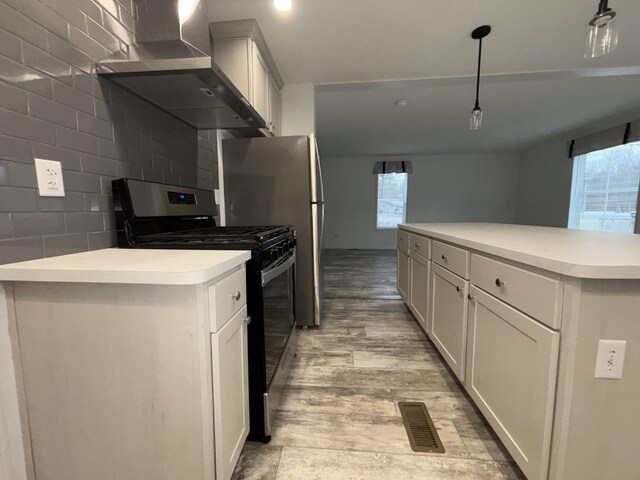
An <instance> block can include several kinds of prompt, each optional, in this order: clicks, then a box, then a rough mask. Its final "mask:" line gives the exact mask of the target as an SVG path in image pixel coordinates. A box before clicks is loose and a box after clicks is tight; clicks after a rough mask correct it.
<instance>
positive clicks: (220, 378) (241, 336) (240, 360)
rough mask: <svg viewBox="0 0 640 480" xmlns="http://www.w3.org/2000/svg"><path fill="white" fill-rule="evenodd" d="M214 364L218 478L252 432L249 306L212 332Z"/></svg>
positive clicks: (227, 473)
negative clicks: (248, 356) (249, 373)
mask: <svg viewBox="0 0 640 480" xmlns="http://www.w3.org/2000/svg"><path fill="white" fill-rule="evenodd" d="M243 273H244V272H243ZM211 368H212V375H213V408H214V429H215V452H216V480H229V479H230V478H231V475H232V474H233V470H234V468H235V466H236V463H237V462H238V457H239V456H240V452H241V451H242V447H243V445H244V442H245V440H246V438H247V435H248V434H249V376H248V368H249V367H248V360H247V307H243V309H242V310H241V311H239V312H238V313H237V314H236V315H235V316H234V317H233V318H232V319H231V320H230V321H229V322H227V323H226V324H225V326H224V327H222V329H221V330H220V331H219V332H217V333H212V334H211Z"/></svg>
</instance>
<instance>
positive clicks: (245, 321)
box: [244, 317, 251, 325]
mask: <svg viewBox="0 0 640 480" xmlns="http://www.w3.org/2000/svg"><path fill="white" fill-rule="evenodd" d="M244 323H246V324H247V325H249V324H250V323H251V317H247V318H245V319H244Z"/></svg>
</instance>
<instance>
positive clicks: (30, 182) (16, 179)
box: [0, 161, 37, 188]
mask: <svg viewBox="0 0 640 480" xmlns="http://www.w3.org/2000/svg"><path fill="white" fill-rule="evenodd" d="M2 185H5V186H9V187H27V188H37V182H36V169H35V167H34V166H33V165H30V164H27V163H19V162H5V161H0V186H2Z"/></svg>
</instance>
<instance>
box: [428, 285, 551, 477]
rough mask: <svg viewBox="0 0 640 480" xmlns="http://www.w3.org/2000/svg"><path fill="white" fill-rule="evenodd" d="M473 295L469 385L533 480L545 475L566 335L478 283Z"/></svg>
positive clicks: (495, 428)
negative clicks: (562, 339)
mask: <svg viewBox="0 0 640 480" xmlns="http://www.w3.org/2000/svg"><path fill="white" fill-rule="evenodd" d="M470 298H471V301H470V302H469V304H470V306H469V333H468V348H467V355H468V356H467V366H466V371H467V374H466V381H465V387H466V389H467V391H468V393H469V395H471V398H472V399H473V400H474V402H475V403H476V405H477V406H478V408H479V409H480V411H481V412H482V413H483V415H484V416H485V418H486V419H487V420H488V422H489V424H490V425H491V426H492V427H493V429H494V430H495V431H496V433H497V434H498V436H499V437H500V439H501V440H502V442H503V443H504V444H505V446H506V447H507V449H508V450H509V453H511V455H512V456H513V458H514V459H515V460H516V462H517V463H518V465H519V466H520V468H521V469H522V471H523V472H524V473H525V475H526V476H527V479H528V480H539V479H545V478H547V468H548V465H549V450H550V443H551V431H552V420H553V406H554V393H555V385H556V371H557V360H558V348H559V343H560V334H559V333H558V332H555V331H553V330H551V329H549V328H547V327H546V326H544V325H542V324H541V323H539V322H537V321H535V320H533V319H532V318H530V317H528V316H527V315H525V314H523V313H521V312H519V311H518V310H516V309H514V308H512V307H510V306H508V305H506V304H505V303H503V302H501V301H500V300H498V299H496V298H494V297H492V296H490V295H488V294H487V293H485V292H483V291H482V290H480V289H478V288H476V287H472V288H471V293H470ZM437 315H442V313H441V312H440V313H437Z"/></svg>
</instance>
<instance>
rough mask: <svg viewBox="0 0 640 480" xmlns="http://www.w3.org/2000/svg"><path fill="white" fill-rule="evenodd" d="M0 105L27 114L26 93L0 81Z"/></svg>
mask: <svg viewBox="0 0 640 480" xmlns="http://www.w3.org/2000/svg"><path fill="white" fill-rule="evenodd" d="M0 107H1V108H6V109H7V110H13V111H14V112H18V113H22V114H27V113H28V109H27V94H26V93H25V92H24V91H22V90H20V89H19V88H16V87H13V86H11V85H9V84H8V83H4V82H0Z"/></svg>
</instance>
